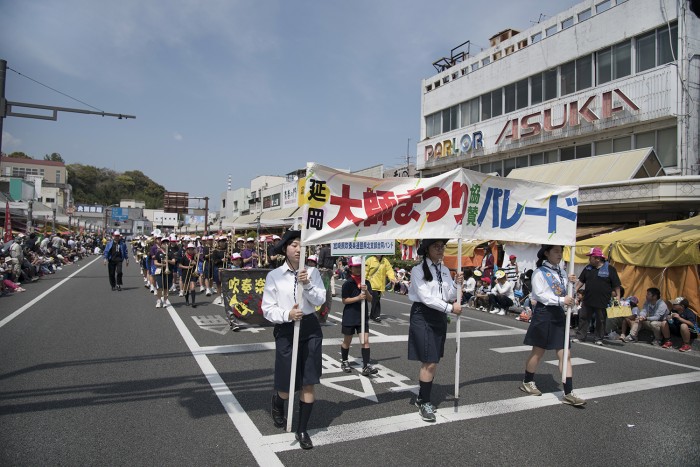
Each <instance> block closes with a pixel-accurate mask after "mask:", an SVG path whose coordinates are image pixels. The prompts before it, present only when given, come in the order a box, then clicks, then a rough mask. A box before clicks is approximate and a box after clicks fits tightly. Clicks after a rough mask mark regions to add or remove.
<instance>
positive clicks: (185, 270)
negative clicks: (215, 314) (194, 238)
mask: <svg viewBox="0 0 700 467" xmlns="http://www.w3.org/2000/svg"><path fill="white" fill-rule="evenodd" d="M196 248H197V247H196V245H195V244H194V243H192V242H190V243H188V244H187V249H186V250H185V254H184V255H182V259H180V269H181V270H182V275H183V276H184V278H183V282H184V286H183V287H184V288H183V290H184V291H185V303H186V304H187V305H189V304H190V297H192V308H197V303H196V301H195V297H196V296H197V291H196V287H195V286H196V284H197V280H198V279H199V272H198V271H197V263H198V260H199V252H197V251H196Z"/></svg>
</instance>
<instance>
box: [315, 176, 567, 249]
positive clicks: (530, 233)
mask: <svg viewBox="0 0 700 467" xmlns="http://www.w3.org/2000/svg"><path fill="white" fill-rule="evenodd" d="M303 193H304V201H305V203H304V205H303V208H302V209H303V219H302V221H303V229H302V242H303V243H304V244H306V245H314V244H319V243H332V242H334V241H356V240H363V241H372V240H380V241H381V240H386V239H397V238H458V237H460V236H461V238H466V239H482V240H501V241H517V242H526V243H547V244H557V245H572V244H575V242H576V219H577V214H578V187H574V186H555V185H548V184H544V183H536V182H529V181H524V180H515V179H508V178H501V177H494V176H491V175H487V174H482V173H479V172H473V171H470V170H466V169H455V170H453V171H450V172H447V173H444V174H441V175H438V176H436V177H430V178H409V179H406V178H384V179H378V178H370V177H363V176H358V175H352V174H348V173H344V172H339V171H337V170H334V169H331V168H328V167H324V166H321V165H317V164H309V167H308V169H307V177H306V185H305V188H304V192H303Z"/></svg>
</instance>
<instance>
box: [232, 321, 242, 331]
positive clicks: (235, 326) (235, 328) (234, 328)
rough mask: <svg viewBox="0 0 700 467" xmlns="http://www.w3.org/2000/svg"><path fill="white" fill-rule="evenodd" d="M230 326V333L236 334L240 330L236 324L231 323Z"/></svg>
mask: <svg viewBox="0 0 700 467" xmlns="http://www.w3.org/2000/svg"><path fill="white" fill-rule="evenodd" d="M230 326H231V331H233V332H238V331H240V330H241V327H240V326H239V325H238V324H236V323H231V324H230Z"/></svg>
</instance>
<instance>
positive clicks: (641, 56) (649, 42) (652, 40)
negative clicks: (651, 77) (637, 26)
mask: <svg viewBox="0 0 700 467" xmlns="http://www.w3.org/2000/svg"><path fill="white" fill-rule="evenodd" d="M635 43H636V49H637V50H636V52H637V54H636V58H637V67H636V68H637V73H639V72H640V71H644V70H649V69H651V68H654V67H655V66H656V31H651V32H650V33H647V34H644V35H641V36H638V37H637V39H636V41H635Z"/></svg>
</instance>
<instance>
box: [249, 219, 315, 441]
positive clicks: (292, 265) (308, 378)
mask: <svg viewBox="0 0 700 467" xmlns="http://www.w3.org/2000/svg"><path fill="white" fill-rule="evenodd" d="M300 240H301V232H300V231H299V230H288V231H287V232H286V233H285V234H284V237H283V238H282V239H281V240H280V243H279V248H278V251H277V252H278V254H284V255H285V256H286V260H285V263H284V264H282V265H281V266H280V267H278V268H277V269H273V270H272V271H270V272H269V273H268V274H267V279H266V280H265V289H264V291H263V299H262V310H263V315H264V316H265V318H266V319H267V320H268V321H270V322H272V323H275V330H274V336H275V348H276V350H275V388H274V389H275V392H274V394H273V395H272V408H271V413H272V419H273V422H274V424H275V426H276V427H278V428H281V427H283V426H285V424H286V423H287V421H286V418H285V416H284V414H285V410H284V401H286V400H288V399H289V396H290V394H289V392H288V391H289V382H290V372H291V366H292V362H291V357H292V344H293V343H292V340H293V335H294V321H301V323H300V326H301V329H300V333H299V354H298V361H297V366H296V371H297V375H296V384H295V386H296V387H295V388H294V390H295V391H298V390H300V389H301V395H300V397H299V400H300V402H299V425H298V427H297V430H296V439H297V441H299V445H300V446H301V447H302V449H311V448H312V447H313V443H312V442H311V438H310V437H309V434H308V432H307V431H306V430H307V425H308V422H309V418H310V416H311V409H312V408H313V404H314V400H315V395H314V385H315V384H318V383H319V378H320V376H321V354H322V349H321V343H322V340H323V333H322V332H321V325H320V324H319V322H318V318H317V317H316V307H317V306H320V305H322V304H323V303H324V302H325V301H326V289H325V287H324V285H323V280H322V279H321V275H320V274H319V272H318V270H317V269H316V268H310V269H306V267H305V266H304V265H300V264H299V259H300V253H301V241H300ZM297 287H301V288H302V289H303V291H302V301H301V303H296V292H297ZM292 397H293V395H292ZM289 403H292V402H291V401H290V402H289Z"/></svg>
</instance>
